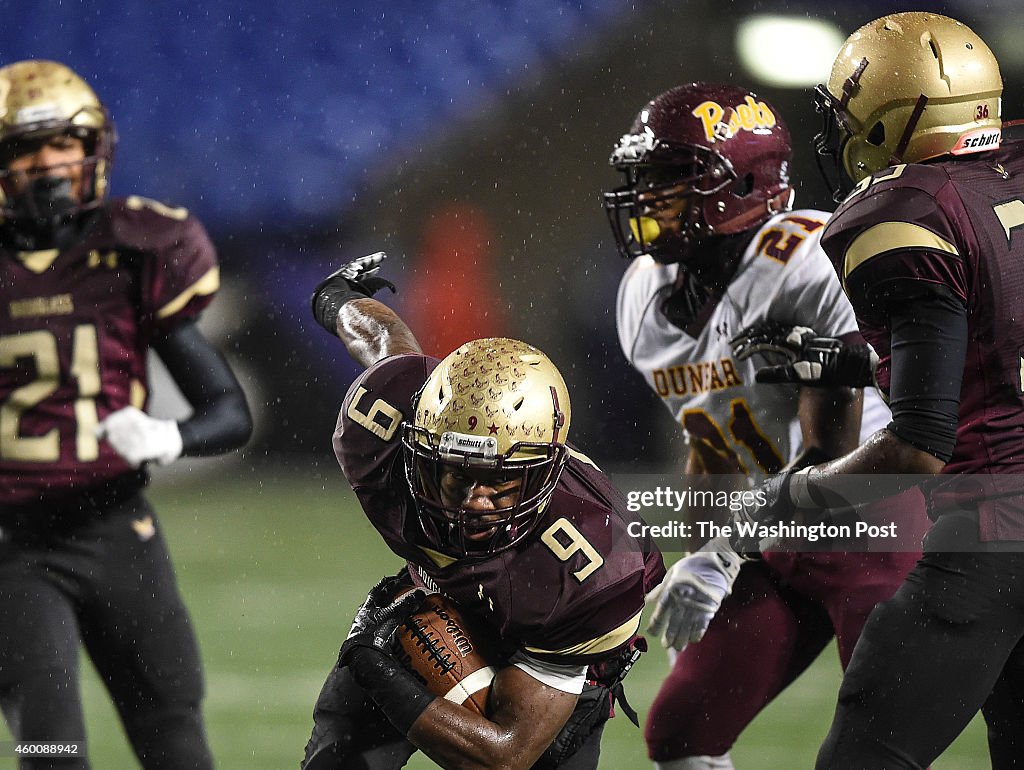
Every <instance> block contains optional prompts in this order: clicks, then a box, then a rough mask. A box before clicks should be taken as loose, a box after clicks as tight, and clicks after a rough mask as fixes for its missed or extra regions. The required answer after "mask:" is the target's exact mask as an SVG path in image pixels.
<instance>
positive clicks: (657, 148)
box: [604, 83, 793, 263]
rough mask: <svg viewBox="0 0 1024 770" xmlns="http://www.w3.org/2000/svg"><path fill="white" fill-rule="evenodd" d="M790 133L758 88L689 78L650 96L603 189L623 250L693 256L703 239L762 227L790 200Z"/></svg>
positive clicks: (666, 259) (615, 154) (681, 258)
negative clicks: (611, 185) (617, 180)
mask: <svg viewBox="0 0 1024 770" xmlns="http://www.w3.org/2000/svg"><path fill="white" fill-rule="evenodd" d="M791 155H792V150H791V148H790V140H789V130H788V129H787V128H786V125H785V124H784V123H783V122H782V118H781V117H780V116H779V114H778V113H777V112H776V111H775V110H774V109H773V108H772V107H770V106H769V105H768V104H767V103H766V102H764V101H763V100H762V99H761V98H760V97H758V96H757V95H755V94H754V93H752V92H750V91H747V90H746V89H743V88H738V87H735V86H718V85H709V84H707V83H690V84H688V85H684V86H677V87H676V88H672V89H670V90H668V91H666V92H665V93H663V94H659V95H658V96H656V97H654V99H652V100H651V101H650V102H648V103H647V104H646V105H645V106H644V108H643V109H642V110H640V114H639V115H637V117H636V120H634V121H633V126H632V128H630V131H629V133H628V134H625V135H624V136H623V137H622V138H621V139H620V140H619V142H618V144H617V145H616V146H615V149H614V150H613V151H612V155H611V158H610V159H609V163H610V164H611V165H612V166H614V167H615V168H617V169H618V170H619V171H621V172H622V173H623V174H624V175H625V177H626V184H624V185H623V186H622V187H618V188H616V189H615V190H613V191H611V192H608V193H605V195H604V208H605V211H606V213H607V214H608V220H609V222H610V223H611V226H612V232H613V233H614V235H615V242H616V244H617V245H618V248H619V252H620V253H621V254H622V256H624V257H626V258H627V259H632V258H633V257H638V256H640V255H641V254H650V255H651V256H652V257H654V259H656V260H657V261H658V262H662V263H672V262H684V263H685V262H687V261H688V260H689V259H690V258H691V256H692V254H693V252H694V249H695V248H696V247H698V246H699V245H700V243H701V242H702V241H704V240H705V239H706V238H709V237H713V236H718V235H732V234H735V233H740V232H743V231H744V230H748V229H750V228H751V227H755V226H756V225H759V224H761V223H762V222H764V221H765V220H767V219H768V218H769V217H771V216H773V215H774V214H776V213H778V212H780V211H786V210H788V209H789V208H790V206H791V204H792V198H793V195H792V190H791V189H790V185H789V161H790V158H791Z"/></svg>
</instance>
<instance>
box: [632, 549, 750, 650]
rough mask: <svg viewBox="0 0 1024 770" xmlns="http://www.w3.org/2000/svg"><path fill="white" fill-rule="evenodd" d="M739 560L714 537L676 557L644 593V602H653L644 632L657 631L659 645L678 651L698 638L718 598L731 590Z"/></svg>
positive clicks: (720, 600) (709, 618) (716, 604)
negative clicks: (649, 592)
mask: <svg viewBox="0 0 1024 770" xmlns="http://www.w3.org/2000/svg"><path fill="white" fill-rule="evenodd" d="M742 562H743V560H742V559H741V558H740V557H739V556H737V555H736V554H735V553H734V552H733V550H732V548H731V547H730V546H729V544H728V542H727V541H725V539H724V538H715V539H714V540H711V541H710V542H708V543H707V544H705V545H704V547H703V548H701V549H700V550H699V551H697V552H696V553H692V554H690V555H689V556H686V557H684V558H682V559H680V560H679V561H677V562H676V563H675V564H673V565H672V567H671V569H669V571H668V574H667V575H666V576H665V579H664V580H663V581H662V582H661V584H660V585H659V586H658V587H657V588H656V589H655V590H654V591H652V592H651V594H650V595H649V596H648V597H647V601H648V603H651V602H653V603H654V612H653V613H652V614H651V620H650V623H648V625H647V630H648V632H649V633H651V634H653V635H655V636H657V635H659V634H660V635H661V643H662V645H664V646H665V647H674V648H675V649H677V650H680V651H682V649H683V648H684V647H686V645H687V644H689V643H690V642H699V641H700V640H701V639H702V638H703V637H704V632H705V631H707V630H708V625H710V623H711V619H712V618H713V617H714V616H715V613H716V612H718V608H719V607H720V606H721V605H722V600H723V599H725V597H726V596H728V595H729V594H730V593H731V592H732V584H733V582H735V580H736V576H737V575H738V574H739V571H740V565H741V564H742Z"/></svg>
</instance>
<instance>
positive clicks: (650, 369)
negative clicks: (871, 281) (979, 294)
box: [617, 209, 890, 477]
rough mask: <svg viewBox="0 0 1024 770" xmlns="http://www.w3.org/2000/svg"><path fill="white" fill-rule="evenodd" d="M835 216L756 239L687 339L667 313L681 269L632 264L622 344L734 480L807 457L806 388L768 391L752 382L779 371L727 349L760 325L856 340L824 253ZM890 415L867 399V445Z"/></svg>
mask: <svg viewBox="0 0 1024 770" xmlns="http://www.w3.org/2000/svg"><path fill="white" fill-rule="evenodd" d="M828 217H829V214H827V213H826V212H823V211H815V210H810V209H804V210H799V211H792V212H788V213H785V214H779V215H777V216H775V217H773V218H772V219H770V220H768V221H767V222H766V223H765V224H764V225H763V226H762V227H761V228H760V229H759V230H758V231H757V233H756V234H755V235H754V237H753V238H752V239H751V241H750V243H749V244H748V246H747V249H746V251H745V252H744V254H743V257H742V259H741V260H740V264H739V267H738V269H737V271H736V275H735V277H734V278H733V280H732V282H731V283H730V284H729V287H728V289H727V290H726V292H725V295H724V296H723V297H722V299H721V300H720V301H719V302H718V303H717V305H716V306H715V307H714V308H713V310H711V312H710V315H707V314H706V313H701V316H702V318H703V317H704V316H705V315H707V317H706V320H705V321H704V322H703V324H702V325H700V326H699V328H697V325H696V324H695V325H694V326H691V328H690V332H691V333H692V334H694V335H696V336H691V335H690V334H687V333H686V332H685V331H683V330H682V329H679V328H678V327H676V326H673V325H672V324H671V323H669V321H668V319H667V318H666V317H665V315H664V314H663V313H662V312H660V307H661V304H662V302H664V300H665V299H666V298H667V297H668V296H669V294H670V293H671V291H672V286H673V283H674V282H675V279H676V276H677V273H678V270H679V266H678V265H661V264H658V263H657V262H655V261H654V260H653V259H651V257H649V256H644V257H640V258H638V259H636V260H634V262H633V264H632V265H630V267H629V269H628V270H627V271H626V274H625V275H624V276H623V278H622V282H621V284H620V285H619V295H618V303H617V324H618V332H619V343H620V344H621V346H622V350H623V352H624V353H625V355H626V358H627V359H629V362H630V363H631V364H632V365H633V366H634V367H636V369H637V370H638V371H639V372H640V373H641V374H642V375H643V376H644V378H645V379H646V380H647V384H648V385H650V386H651V387H652V388H653V389H654V391H655V393H657V394H658V396H660V397H661V399H662V401H663V402H664V403H665V406H667V407H668V409H669V411H671V412H672V414H673V416H674V417H675V418H676V419H677V420H678V421H679V422H680V423H681V424H682V426H683V428H684V429H685V430H686V432H687V434H688V437H689V438H690V439H691V440H693V439H700V440H703V441H706V442H708V443H709V444H710V445H711V447H713V448H714V450H715V452H716V454H717V455H719V456H722V457H724V458H726V460H727V462H728V463H729V464H730V466H734V467H731V468H730V471H729V472H736V473H747V474H750V475H752V476H754V477H760V476H762V475H764V474H766V473H774V472H775V471H777V470H778V469H779V468H780V467H781V466H782V465H784V464H785V463H787V462H789V461H790V460H791V459H793V457H795V456H796V455H797V454H798V453H799V452H800V449H801V446H800V441H801V438H800V427H799V421H798V419H797V403H798V395H799V386H797V385H788V384H786V385H764V384H758V383H756V382H755V381H754V372H755V371H756V370H757V369H758V368H760V367H762V366H765V365H766V364H769V363H781V360H780V359H778V358H777V357H773V358H772V359H771V360H769V359H768V358H766V357H764V356H762V355H759V354H755V355H754V356H751V357H750V358H748V359H747V360H746V361H737V360H736V359H734V358H733V357H732V351H731V349H730V347H729V340H730V338H732V337H733V336H735V335H736V334H738V333H739V332H740V331H742V330H743V329H745V328H746V327H748V326H750V325H751V324H753V323H757V322H758V321H764V320H767V319H770V320H774V321H779V322H781V323H784V324H787V325H794V326H797V325H799V326H808V327H810V328H812V329H814V330H815V332H817V333H818V334H820V335H822V336H828V337H838V336H840V335H843V334H847V333H849V332H854V331H857V323H856V320H855V318H854V313H853V309H852V308H851V307H850V304H849V302H848V301H847V299H846V295H845V294H844V293H843V289H842V287H841V286H840V284H839V280H838V279H837V278H836V274H835V270H834V269H833V267H832V264H831V262H830V261H829V259H828V257H827V256H826V255H825V253H824V252H823V251H822V250H821V248H820V246H819V243H818V241H819V239H820V237H821V231H822V229H823V227H824V224H825V221H826V220H827V219H828ZM889 420H890V415H889V410H888V408H887V407H886V406H885V404H884V403H883V402H882V400H881V398H880V397H879V396H878V394H877V392H876V391H875V390H874V389H873V388H868V389H866V390H865V392H864V416H863V419H862V422H861V440H862V441H863V440H864V439H865V438H866V437H867V436H869V435H870V434H871V433H874V432H875V431H877V430H879V429H881V428H883V427H885V426H886V425H887V424H888V422H889Z"/></svg>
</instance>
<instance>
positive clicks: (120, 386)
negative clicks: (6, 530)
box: [0, 197, 219, 504]
mask: <svg viewBox="0 0 1024 770" xmlns="http://www.w3.org/2000/svg"><path fill="white" fill-rule="evenodd" d="M218 286H219V273H218V268H217V260H216V254H215V252H214V248H213V245H212V244H211V243H210V240H209V238H208V237H207V235H206V232H205V230H204V229H203V227H202V225H201V224H200V223H199V222H198V221H197V220H196V219H195V218H193V217H191V216H190V215H189V214H188V212H186V211H185V210H184V209H174V208H170V207H168V206H165V205H163V204H160V203H157V202H156V201H150V200H148V199H145V198H139V197H130V198H126V199H118V200H113V201H110V202H109V203H107V204H106V205H105V206H104V208H103V210H102V211H101V212H99V213H98V215H97V216H96V219H95V221H93V222H92V224H91V227H90V228H89V229H88V230H87V232H86V233H85V234H84V235H83V237H82V238H81V239H80V240H79V241H78V242H77V243H76V244H75V245H73V246H71V247H70V248H68V249H65V250H64V251H60V252H58V251H57V250H52V251H35V252H14V251H11V250H3V249H0V504H19V503H28V502H33V501H45V500H47V499H54V498H61V497H67V496H69V495H71V494H74V493H77V492H81V491H83V490H84V489H86V488H88V487H90V486H93V485H96V484H100V483H103V482H106V481H110V480H111V479H114V478H115V477H117V476H119V475H121V474H124V473H126V472H128V471H129V470H130V467H129V466H128V465H127V464H126V463H125V462H124V460H122V459H121V458H120V456H118V455H117V453H116V452H115V451H114V450H113V449H112V448H111V447H110V446H109V445H108V444H106V443H105V442H100V441H97V439H96V436H95V433H94V431H95V428H96V423H97V422H98V421H99V420H102V419H103V418H104V417H106V416H107V415H108V414H110V413H111V412H114V411H116V410H118V409H121V408H122V407H125V406H128V405H133V406H135V407H137V408H139V409H143V408H144V407H145V403H146V398H147V392H148V383H147V375H146V350H147V348H149V346H150V342H151V341H152V340H153V339H154V338H155V337H158V336H159V335H160V334H162V333H163V332H164V331H165V330H167V329H170V328H173V326H174V325H175V324H177V323H180V322H181V321H182V320H183V319H187V318H193V317H195V316H197V315H198V314H199V312H200V311H201V310H202V309H203V308H204V307H205V306H206V305H207V304H208V303H209V302H210V300H211V299H212V297H213V295H214V293H215V292H216V290H217V288H218Z"/></svg>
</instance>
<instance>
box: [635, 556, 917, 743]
mask: <svg viewBox="0 0 1024 770" xmlns="http://www.w3.org/2000/svg"><path fill="white" fill-rule="evenodd" d="M918 556H919V554H916V553H827V552H826V553H782V552H780V553H768V554H766V555H765V559H764V561H762V562H749V563H747V564H745V565H744V566H743V568H742V569H741V570H740V574H739V577H738V578H737V579H736V583H735V584H734V586H733V591H732V594H731V595H730V596H728V597H726V599H725V601H724V602H723V603H722V607H721V609H720V610H719V612H718V614H717V615H716V616H715V618H714V620H713V621H712V622H711V625H710V626H709V627H708V630H707V633H706V634H705V636H704V638H703V639H702V640H701V642H700V643H698V644H691V645H688V646H687V647H686V649H685V650H683V651H682V652H681V653H680V654H679V655H678V656H677V657H676V660H675V663H674V665H673V666H672V670H671V671H670V673H669V674H668V676H667V678H666V679H665V680H664V682H663V683H662V685H661V688H660V689H659V691H658V694H657V696H656V697H655V699H654V703H653V704H652V706H651V710H650V713H649V714H648V718H647V723H646V725H645V729H644V734H645V738H646V740H647V749H648V754H649V756H650V757H651V759H652V760H655V761H667V760H671V759H679V758H682V757H689V756H719V755H721V754H724V753H726V752H727V751H729V749H730V748H732V746H733V744H734V743H735V741H736V739H737V738H738V737H739V735H740V733H741V732H742V731H743V729H744V728H745V727H746V726H747V725H748V724H750V722H751V721H752V720H753V719H754V717H755V716H757V714H758V713H760V711H761V710H762V709H763V708H764V707H765V706H766V705H767V704H768V703H769V702H770V701H771V700H772V699H773V698H775V696H777V695H778V694H779V693H780V692H782V691H783V690H784V689H785V688H786V687H787V686H788V685H789V684H790V683H791V682H793V680H795V679H796V678H797V677H798V676H799V675H800V674H801V673H803V671H804V670H806V668H807V667H808V666H809V665H810V664H811V663H812V662H813V661H814V659H815V658H816V657H817V656H818V654H819V653H820V652H821V651H822V649H824V648H825V646H826V645H827V644H828V643H829V642H830V641H831V640H832V638H833V637H835V638H836V640H837V643H838V647H839V656H840V661H841V664H842V665H843V666H844V667H845V666H846V665H847V664H848V663H849V661H850V657H851V655H852V654H853V648H854V646H855V644H856V642H857V638H858V637H859V635H860V632H861V630H862V629H863V627H864V624H865V622H866V621H867V618H868V615H869V614H870V613H871V610H872V609H873V608H874V607H875V605H876V604H877V603H878V602H881V601H884V600H885V599H888V598H889V597H890V596H892V594H893V593H894V592H895V590H896V588H897V587H898V586H899V585H900V583H901V582H902V581H903V579H904V577H905V576H906V574H907V572H908V571H909V570H910V569H911V567H912V566H913V565H914V563H915V562H916V561H917V558H918Z"/></svg>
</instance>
